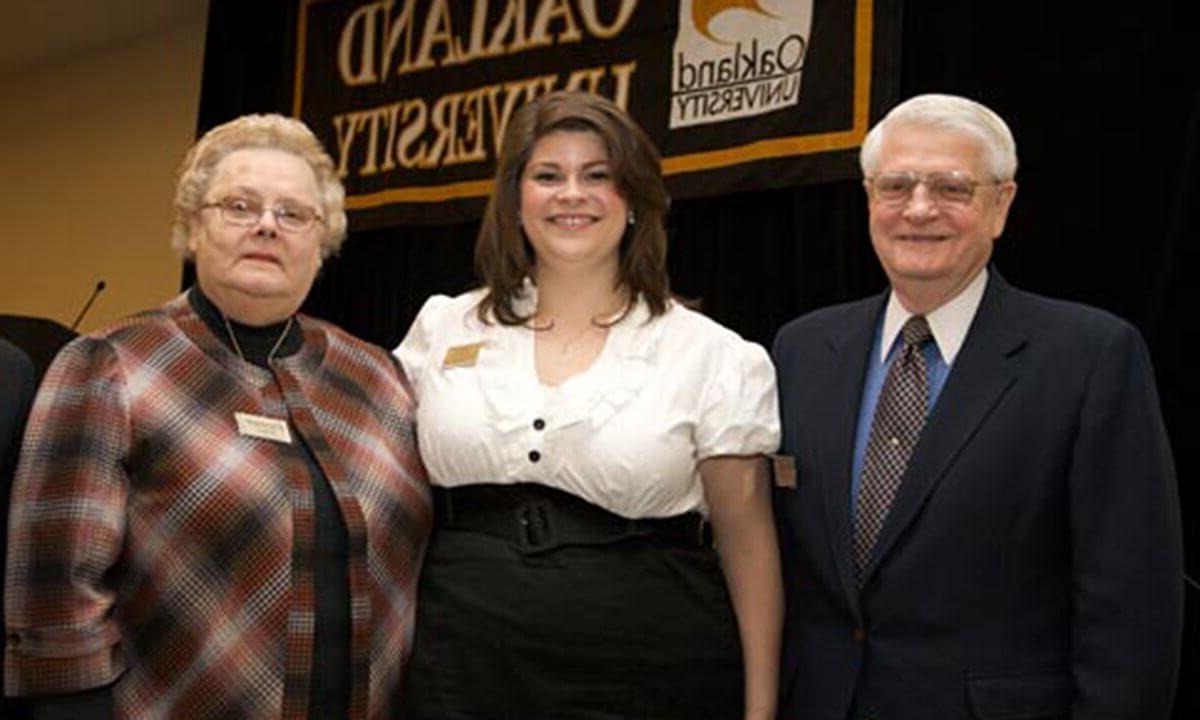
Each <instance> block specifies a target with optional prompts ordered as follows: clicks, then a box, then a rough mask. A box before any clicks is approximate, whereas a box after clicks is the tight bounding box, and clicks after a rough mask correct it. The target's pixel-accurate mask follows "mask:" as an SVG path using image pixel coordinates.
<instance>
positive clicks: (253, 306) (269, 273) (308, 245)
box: [188, 148, 324, 325]
mask: <svg viewBox="0 0 1200 720" xmlns="http://www.w3.org/2000/svg"><path fill="white" fill-rule="evenodd" d="M234 197H237V198H245V199H247V200H250V201H253V202H256V203H259V204H260V205H261V206H262V207H266V208H275V207H279V206H302V207H306V208H310V209H312V210H316V211H318V212H320V207H321V206H320V203H319V201H318V198H319V197H320V195H319V194H318V190H317V180H316V177H315V176H314V174H313V171H312V168H310V167H309V166H308V164H307V163H306V162H305V161H304V160H303V159H301V158H300V157H299V156H297V155H294V154H292V153H289V152H284V151H282V150H273V149H269V148H250V149H244V150H235V151H233V152H231V153H229V154H228V155H226V156H225V157H224V158H222V159H221V161H220V162H219V163H217V165H216V167H215V168H214V169H213V176H212V181H211V182H210V183H209V187H208V192H207V193H205V197H204V201H205V203H206V204H208V203H219V202H221V201H222V200H225V199H227V198H234ZM189 230H190V232H189V235H188V249H189V250H190V251H191V253H192V254H193V256H194V260H195V263H196V279H197V282H198V283H199V285H200V289H201V290H203V291H204V294H205V295H207V296H208V297H209V299H211V300H212V301H213V303H214V304H215V305H216V306H217V307H218V308H220V309H221V311H222V312H224V313H225V314H226V315H228V316H229V317H230V318H233V319H234V320H237V321H239V322H242V323H244V324H248V325H266V324H270V323H273V322H279V321H281V320H283V319H285V318H287V317H288V316H289V315H291V314H292V313H294V312H296V310H297V309H299V307H300V304H301V303H302V302H303V301H304V298H305V296H307V295H308V291H309V289H310V288H311V287H312V284H313V280H314V278H315V277H316V275H317V269H318V268H320V266H321V245H320V237H321V233H322V232H323V231H324V226H323V225H322V224H321V222H320V221H317V222H314V223H313V225H312V227H310V228H308V229H307V230H305V231H303V232H288V231H285V230H283V229H281V228H280V227H279V225H278V222H277V220H276V218H275V215H274V213H272V212H264V213H263V214H262V215H261V216H260V217H259V218H258V220H257V221H256V222H254V223H253V224H251V225H249V226H245V227H243V226H238V225H233V224H230V223H228V222H226V220H225V219H224V218H223V217H222V214H221V211H220V210H219V209H218V208H216V207H207V208H203V209H201V210H200V211H199V212H198V213H197V214H196V215H195V216H194V217H193V219H192V221H191V224H190V228H189Z"/></svg>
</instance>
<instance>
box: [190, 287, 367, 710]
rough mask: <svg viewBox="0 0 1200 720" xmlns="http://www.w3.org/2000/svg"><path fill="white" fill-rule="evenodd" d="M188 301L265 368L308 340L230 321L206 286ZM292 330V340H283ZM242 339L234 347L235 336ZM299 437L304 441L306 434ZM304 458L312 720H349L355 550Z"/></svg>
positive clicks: (320, 475) (282, 325)
mask: <svg viewBox="0 0 1200 720" xmlns="http://www.w3.org/2000/svg"><path fill="white" fill-rule="evenodd" d="M188 301H189V302H190V303H191V305H192V308H193V309H194V310H195V311H196V314H198V315H199V316H200V318H201V319H203V320H204V324H205V325H207V326H208V329H209V330H211V331H212V333H213V334H214V335H216V336H217V337H219V338H221V340H222V342H224V343H225V345H226V346H227V347H229V349H230V350H233V352H235V353H237V352H238V348H240V349H241V354H242V355H243V358H244V359H245V360H246V361H247V362H249V363H252V364H254V365H257V366H258V367H260V368H264V369H268V370H269V369H270V366H269V365H268V362H267V357H268V355H270V354H271V350H272V349H274V348H275V345H276V343H279V348H278V350H276V351H275V353H274V355H273V356H272V357H275V358H285V357H289V356H291V355H294V354H296V353H297V352H298V351H299V350H300V347H301V345H302V344H303V342H304V334H303V333H302V332H301V330H300V324H299V323H297V322H292V323H291V324H290V325H289V323H288V321H286V320H285V321H283V322H279V323H273V324H271V325H265V326H262V327H255V326H251V325H242V324H241V323H238V322H235V321H233V320H229V324H228V326H226V323H225V321H226V319H227V318H226V316H225V315H224V314H223V313H222V312H221V311H220V309H219V308H217V306H216V305H214V304H213V302H212V301H211V300H209V299H208V296H206V295H205V294H204V293H203V292H201V291H200V287H199V286H198V285H197V286H194V287H193V288H192V289H191V290H190V291H189V292H188ZM285 330H286V332H287V336H286V337H284V338H283V340H282V342H281V341H280V335H281V334H282V333H283V332H284V331H285ZM231 331H232V332H233V335H234V336H235V337H236V338H237V344H236V346H235V345H234V343H233V341H232V340H231V338H230V332H231ZM294 436H296V437H300V438H301V439H303V436H301V435H300V433H294ZM295 447H298V448H299V451H300V452H301V453H302V454H303V456H304V461H305V462H306V464H307V465H308V474H309V476H310V482H311V485H312V489H313V510H314V529H315V537H314V538H313V558H312V561H313V586H314V587H313V590H314V593H315V599H316V608H315V610H316V626H315V627H314V629H313V632H314V635H313V654H312V658H313V668H312V679H311V681H310V684H309V705H308V716H309V717H310V718H329V717H345V716H346V715H347V713H348V712H349V708H350V574H349V571H350V546H349V539H348V537H347V533H346V523H345V521H344V520H343V518H342V514H341V510H340V509H339V507H338V504H337V498H336V497H334V494H333V488H331V487H330V485H329V479H328V478H327V477H326V476H325V472H324V471H323V470H321V466H320V465H319V464H318V463H317V459H316V457H315V456H314V455H313V453H312V450H311V448H309V447H308V444H307V443H305V442H303V441H302V442H299V443H297V444H296V445H295Z"/></svg>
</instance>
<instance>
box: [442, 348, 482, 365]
mask: <svg viewBox="0 0 1200 720" xmlns="http://www.w3.org/2000/svg"><path fill="white" fill-rule="evenodd" d="M482 347H483V343H481V342H477V343H471V344H470V345H455V346H454V347H452V348H450V349H449V350H447V351H446V357H445V359H443V360H442V367H443V368H452V367H473V366H474V365H475V361H476V360H478V359H479V349H480V348H482Z"/></svg>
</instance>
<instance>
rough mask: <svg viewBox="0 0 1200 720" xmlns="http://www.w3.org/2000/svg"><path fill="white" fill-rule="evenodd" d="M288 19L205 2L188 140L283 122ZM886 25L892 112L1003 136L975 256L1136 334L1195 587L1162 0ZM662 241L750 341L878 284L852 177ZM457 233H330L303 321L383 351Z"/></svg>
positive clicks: (440, 284)
mask: <svg viewBox="0 0 1200 720" xmlns="http://www.w3.org/2000/svg"><path fill="white" fill-rule="evenodd" d="M830 1H832V0H830ZM886 1H887V0H884V2H886ZM896 1H899V0H896ZM880 4H881V5H882V2H881V3H880ZM288 5H289V3H286V2H281V1H280V0H273V1H272V2H260V3H241V2H231V1H230V0H212V3H211V6H210V16H209V37H208V41H207V48H206V57H205V64H204V82H203V91H202V98H201V106H200V118H199V130H200V131H203V130H206V129H208V128H210V127H212V126H213V125H215V124H218V123H220V122H223V121H225V120H228V119H230V118H232V117H234V116H237V115H240V114H242V113H246V112H265V111H285V112H286V109H287V108H289V107H290V93H291V85H290V78H291V62H292V59H291V55H290V46H289V38H290V37H292V35H293V28H292V27H290V26H289V25H288V22H289V21H288V20H287V18H288V15H289V14H288V12H286V11H285V8H286V7H287V6H288ZM903 17H904V22H903V28H902V37H901V44H902V50H901V61H902V77H901V84H900V87H901V96H902V97H908V96H910V95H913V94H917V93H921V92H932V91H941V92H952V93H958V94H963V95H967V96H970V97H973V98H975V99H978V100H980V101H982V102H984V103H986V104H987V105H989V106H991V107H992V108H994V109H995V110H996V111H998V112H999V113H1000V114H1001V115H1002V116H1004V117H1005V118H1006V119H1007V120H1008V122H1009V123H1010V125H1011V126H1012V129H1013V132H1014V133H1015V135H1016V137H1017V144H1018V152H1019V155H1020V159H1021V165H1020V169H1019V170H1018V174H1017V179H1018V183H1019V192H1018V193H1017V199H1016V203H1015V206H1014V208H1013V211H1012V214H1011V216H1010V219H1009V224H1008V229H1007V231H1006V233H1005V234H1004V236H1003V237H1002V238H1001V239H1000V240H999V241H998V244H997V248H996V253H995V261H996V263H997V265H998V267H999V268H1000V270H1001V272H1003V273H1004V275H1005V277H1006V278H1007V279H1008V280H1009V281H1010V282H1012V283H1013V284H1015V285H1018V286H1021V287H1024V288H1026V289H1030V290H1034V291H1037V292H1041V293H1044V294H1048V295H1054V296H1058V297H1064V298H1069V299H1073V300H1078V301H1081V302H1085V303H1089V304H1092V305H1097V306H1099V307H1102V308H1105V309H1107V310H1110V311H1111V312H1113V313H1115V314H1117V315H1120V316H1122V317H1124V318H1126V319H1128V320H1130V321H1132V322H1133V323H1135V324H1136V325H1137V326H1138V327H1139V328H1141V330H1142V332H1143V333H1144V334H1145V336H1146V338H1147V341H1148V342H1149V345H1150V349H1151V353H1152V355H1153V358H1154V362H1155V368H1156V372H1157V374H1158V382H1159V390H1160V393H1161V395H1162V401H1163V410H1164V413H1165V415H1166V418H1167V424H1168V427H1169V430H1170V433H1171V439H1172V443H1173V446H1174V448H1175V457H1176V463H1177V467H1178V473H1179V481H1180V494H1181V497H1182V501H1183V508H1184V528H1185V533H1186V543H1187V548H1188V555H1187V557H1188V560H1187V567H1188V572H1189V574H1190V575H1191V576H1192V577H1193V578H1195V577H1200V560H1198V554H1200V517H1198V513H1197V510H1200V493H1198V491H1197V489H1196V487H1195V486H1194V483H1193V482H1192V478H1193V477H1194V476H1195V470H1196V452H1195V449H1194V447H1193V446H1192V445H1191V441H1192V438H1191V437H1190V432H1191V430H1192V423H1190V422H1189V421H1188V419H1187V410H1188V408H1189V407H1191V406H1194V405H1195V404H1196V403H1197V402H1200V391H1198V390H1200V383H1198V382H1197V373H1196V372H1195V371H1194V370H1192V369H1191V368H1189V367H1188V363H1187V360H1188V357H1187V356H1186V355H1185V354H1184V349H1185V347H1188V348H1194V347H1196V346H1197V339H1198V338H1197V335H1198V334H1200V333H1198V332H1197V323H1196V317H1195V315H1196V307H1195V301H1194V296H1195V291H1194V290H1193V289H1192V288H1191V287H1190V283H1189V284H1187V285H1185V283H1187V281H1186V279H1185V273H1187V274H1194V273H1195V272H1196V270H1195V263H1196V260H1197V253H1196V250H1195V243H1196V241H1197V240H1198V239H1200V238H1197V234H1198V231H1200V210H1198V207H1197V206H1198V202H1197V201H1198V200H1200V194H1198V192H1200V146H1198V143H1200V94H1198V87H1200V86H1198V84H1197V73H1196V71H1195V60H1194V55H1193V52H1194V44H1195V42H1196V38H1195V34H1194V26H1193V25H1191V24H1189V23H1187V22H1185V17H1190V14H1185V13H1184V2H1183V0H1179V2H1169V1H1168V0H1145V1H1143V2H1137V3H1129V2H1117V1H1116V0H1104V1H1102V2H1096V3H1083V4H1075V3H1061V4H1060V3H1042V2H1017V3H990V2H987V3H985V2H966V1H964V0H926V1H925V2H909V3H907V4H906V5H905V8H904V11H903ZM878 110H879V109H877V111H876V112H874V113H873V117H878V115H879V112H878ZM669 226H670V228H669V229H670V243H671V244H670V269H671V277H672V282H673V289H674V290H675V292H676V293H678V294H680V295H683V296H685V297H690V298H699V299H702V301H703V309H704V310H705V311H706V312H707V313H709V314H710V315H711V316H713V317H714V318H716V319H717V320H719V321H720V322H722V323H724V324H726V325H729V326H730V327H733V328H734V329H736V330H738V331H739V332H741V333H742V334H743V335H744V336H746V337H748V338H750V339H752V340H755V341H758V342H760V343H763V344H765V345H768V346H769V345H770V342H771V340H772V337H773V335H774V332H775V330H776V329H777V328H778V327H779V326H780V325H781V324H782V323H783V322H784V321H786V320H787V319H789V318H791V317H794V316H796V315H798V314H801V313H803V312H805V311H808V310H811V309H813V308H816V307H820V306H822V305H827V304H830V303H835V302H840V301H844V300H848V299H851V298H856V297H860V296H863V295H866V294H870V293H875V292H878V291H879V290H881V289H882V288H883V287H884V284H885V281H884V278H883V274H882V272H881V271H880V270H879V268H878V265H877V263H876V261H875V259H874V256H873V254H872V252H871V249H870V243H869V238H868V235H867V227H866V206H865V199H864V196H863V192H862V189H861V187H860V185H859V184H858V183H857V182H842V183H831V184H825V185H810V186H802V187H794V188H785V189H782V190H773V191H767V192H755V193H746V194H741V195H733V196H724V197H720V198H711V199H705V200H691V201H681V202H677V203H676V204H675V206H674V207H673V209H672V212H671V215H670V218H669ZM475 230H476V225H475V224H474V223H467V224H461V225H450V226H440V227H395V228H389V229H385V230H376V231H372V232H369V233H352V234H351V237H350V239H349V241H348V242H347V244H346V246H345V248H344V249H343V251H342V253H341V255H340V257H338V258H335V259H333V260H331V261H330V262H328V263H326V267H325V269H324V270H323V272H322V275H321V277H320V278H319V279H318V281H317V284H316V286H315V287H314V289H313V291H312V294H311V295H310V297H309V299H308V301H307V303H306V306H305V307H306V310H307V311H308V312H310V313H312V314H314V315H318V316H321V317H325V318H328V319H330V320H332V321H334V322H337V323H339V324H341V325H342V326H344V327H346V328H347V329H349V330H351V331H352V332H354V333H356V334H358V335H360V336H362V337H364V338H366V339H368V340H371V341H374V342H376V343H379V344H381V345H383V346H385V347H392V346H394V345H395V344H396V343H397V342H398V341H399V339H400V338H401V337H402V336H403V333H404V331H405V329H406V328H407V326H408V324H409V322H411V320H412V318H413V317H414V315H415V314H416V311H417V310H418V309H419V307H420V305H421V303H422V302H423V301H424V299H425V298H426V297H427V296H428V295H429V294H431V293H434V292H443V293H455V292H459V291H462V290H464V289H467V288H468V287H470V286H472V284H473V278H472V271H471V251H472V242H473V238H474V234H475ZM190 281H191V272H190V269H189V268H185V271H184V283H185V284H187V283H189V282H190ZM1194 352H1195V351H1194V350H1193V353H1194ZM1187 597H1188V610H1187V616H1188V617H1187V619H1188V625H1187V629H1186V632H1185V636H1186V637H1185V644H1184V651H1183V652H1184V658H1183V672H1182V675H1181V682H1180V691H1179V698H1178V701H1177V703H1176V704H1177V709H1176V717H1177V718H1185V717H1186V718H1194V717H1200V715H1198V714H1197V712H1198V711H1200V688H1197V687H1194V686H1195V685H1197V682H1196V681H1197V680H1200V649H1198V648H1200V611H1198V605H1200V593H1198V592H1197V590H1196V588H1195V587H1194V586H1192V587H1189V590H1188V595H1187Z"/></svg>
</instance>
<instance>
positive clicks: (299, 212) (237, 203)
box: [200, 195, 322, 233]
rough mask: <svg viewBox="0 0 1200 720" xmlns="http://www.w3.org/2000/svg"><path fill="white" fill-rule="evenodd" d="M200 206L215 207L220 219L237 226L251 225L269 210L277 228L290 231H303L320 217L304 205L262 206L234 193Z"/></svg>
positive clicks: (281, 204)
mask: <svg viewBox="0 0 1200 720" xmlns="http://www.w3.org/2000/svg"><path fill="white" fill-rule="evenodd" d="M200 207H201V208H217V210H218V211H220V213H221V219H222V220H224V221H225V222H227V223H229V224H230V225H237V226H238V227H252V226H253V225H255V224H256V223H257V222H258V221H259V218H261V217H262V216H263V213H267V212H269V213H271V215H273V216H274V217H275V224H276V225H278V226H279V229H280V230H284V231H286V232H290V233H301V232H304V231H305V230H308V229H309V228H310V227H312V226H313V223H314V222H316V221H318V220H321V219H322V218H321V216H320V214H319V213H317V211H316V210H313V209H312V208H309V207H305V206H304V205H294V204H291V203H286V202H285V203H280V204H278V205H276V206H275V207H270V208H269V207H264V206H263V204H262V202H261V201H259V200H255V199H254V198H247V197H239V196H236V195H234V196H230V197H226V198H221V199H220V200H218V201H216V202H210V203H204V204H203V205H201V206H200Z"/></svg>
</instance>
